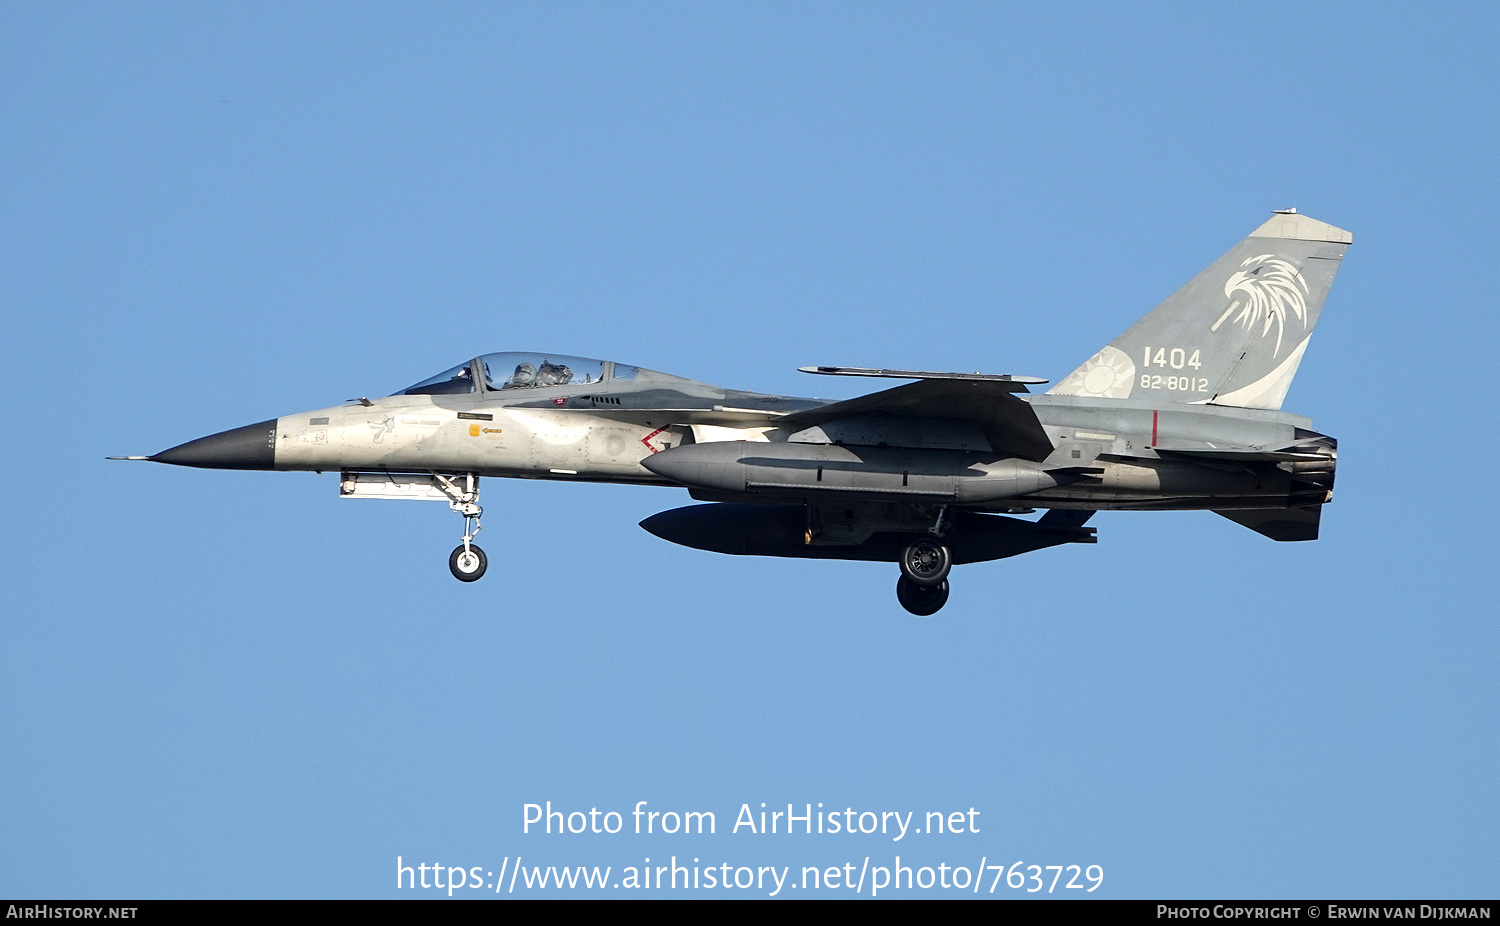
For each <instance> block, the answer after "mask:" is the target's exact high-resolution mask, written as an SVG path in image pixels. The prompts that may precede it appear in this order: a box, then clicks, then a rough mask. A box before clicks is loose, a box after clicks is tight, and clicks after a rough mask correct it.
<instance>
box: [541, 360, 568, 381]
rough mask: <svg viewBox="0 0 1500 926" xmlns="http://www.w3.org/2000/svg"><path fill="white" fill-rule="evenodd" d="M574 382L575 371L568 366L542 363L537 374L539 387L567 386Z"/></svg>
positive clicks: (548, 362)
mask: <svg viewBox="0 0 1500 926" xmlns="http://www.w3.org/2000/svg"><path fill="white" fill-rule="evenodd" d="M572 381H573V371H572V370H571V369H569V368H568V367H567V365H566V364H562V363H552V362H550V361H547V360H543V361H542V365H541V367H540V368H539V369H538V370H537V372H536V384H537V385H538V386H566V385H567V384H568V383H571V382H572Z"/></svg>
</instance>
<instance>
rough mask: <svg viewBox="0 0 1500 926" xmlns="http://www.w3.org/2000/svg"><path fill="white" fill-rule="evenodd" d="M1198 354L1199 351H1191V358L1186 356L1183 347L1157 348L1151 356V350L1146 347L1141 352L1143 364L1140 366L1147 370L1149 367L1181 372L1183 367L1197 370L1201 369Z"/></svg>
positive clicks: (1186, 353) (1201, 363) (1200, 360)
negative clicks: (1167, 368) (1169, 368)
mask: <svg viewBox="0 0 1500 926" xmlns="http://www.w3.org/2000/svg"><path fill="white" fill-rule="evenodd" d="M1199 354H1200V351H1198V350H1197V349H1194V350H1193V354H1192V356H1188V352H1187V349H1186V348H1183V347H1158V348H1157V349H1156V353H1155V354H1154V355H1153V354H1152V353H1151V348H1150V347H1147V348H1145V349H1144V350H1143V351H1142V355H1141V360H1142V361H1143V362H1142V364H1141V365H1142V366H1144V367H1146V368H1147V369H1150V368H1151V367H1171V368H1172V369H1174V370H1181V369H1183V368H1185V367H1192V368H1193V369H1195V370H1198V369H1202V368H1203V361H1202V359H1201V358H1200V356H1199Z"/></svg>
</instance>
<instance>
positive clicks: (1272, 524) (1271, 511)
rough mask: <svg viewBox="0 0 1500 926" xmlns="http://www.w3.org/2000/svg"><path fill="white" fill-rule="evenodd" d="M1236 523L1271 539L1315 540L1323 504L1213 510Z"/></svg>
mask: <svg viewBox="0 0 1500 926" xmlns="http://www.w3.org/2000/svg"><path fill="white" fill-rule="evenodd" d="M1214 514H1218V515H1223V516H1224V517H1226V518H1228V519H1229V520H1231V521H1233V522H1234V523H1236V524H1243V525H1245V526H1246V527H1248V528H1250V529H1251V530H1253V531H1255V532H1256V533H1257V534H1265V535H1266V536H1267V537H1270V538H1271V539H1272V540H1280V541H1291V540H1317V539H1318V520H1319V518H1321V517H1322V515H1323V506H1322V505H1316V506H1313V507H1311V508H1247V509H1243V510H1235V511H1215V512H1214Z"/></svg>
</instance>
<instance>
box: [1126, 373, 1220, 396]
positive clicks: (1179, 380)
mask: <svg viewBox="0 0 1500 926" xmlns="http://www.w3.org/2000/svg"><path fill="white" fill-rule="evenodd" d="M1141 388H1142V389H1166V390H1168V391H1169V392H1207V391H1208V380H1207V379H1205V378H1203V377H1201V376H1161V375H1159V374H1157V375H1152V374H1150V373H1142V374H1141Z"/></svg>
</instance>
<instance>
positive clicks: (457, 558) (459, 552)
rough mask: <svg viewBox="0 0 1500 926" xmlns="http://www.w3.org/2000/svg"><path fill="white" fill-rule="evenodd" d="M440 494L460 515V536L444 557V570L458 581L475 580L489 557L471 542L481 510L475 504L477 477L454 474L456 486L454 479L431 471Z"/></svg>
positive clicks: (477, 494) (486, 567)
mask: <svg viewBox="0 0 1500 926" xmlns="http://www.w3.org/2000/svg"><path fill="white" fill-rule="evenodd" d="M433 475H434V476H436V477H437V480H438V484H439V485H440V486H441V487H442V489H443V493H444V494H445V495H447V496H448V507H449V508H452V509H453V510H454V511H456V512H458V513H459V514H461V515H463V516H464V539H463V543H460V544H459V545H458V546H457V547H454V549H453V552H452V553H451V554H449V556H448V570H449V571H450V572H452V573H453V578H455V579H457V580H458V581H460V582H475V581H478V579H479V578H480V577H481V576H483V575H484V571H485V570H486V569H488V568H489V565H490V563H489V558H488V557H486V556H485V555H484V551H483V550H481V549H479V547H478V546H477V545H476V544H475V543H474V542H473V541H474V537H475V536H476V535H477V534H478V533H479V531H480V529H481V525H480V523H479V516H480V515H482V514H484V509H483V508H480V507H479V477H478V476H475V475H473V474H470V475H467V476H459V477H456V479H458V480H462V481H463V485H462V486H460V485H459V484H458V482H457V481H455V478H450V477H448V476H444V475H442V474H441V473H434V474H433Z"/></svg>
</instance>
